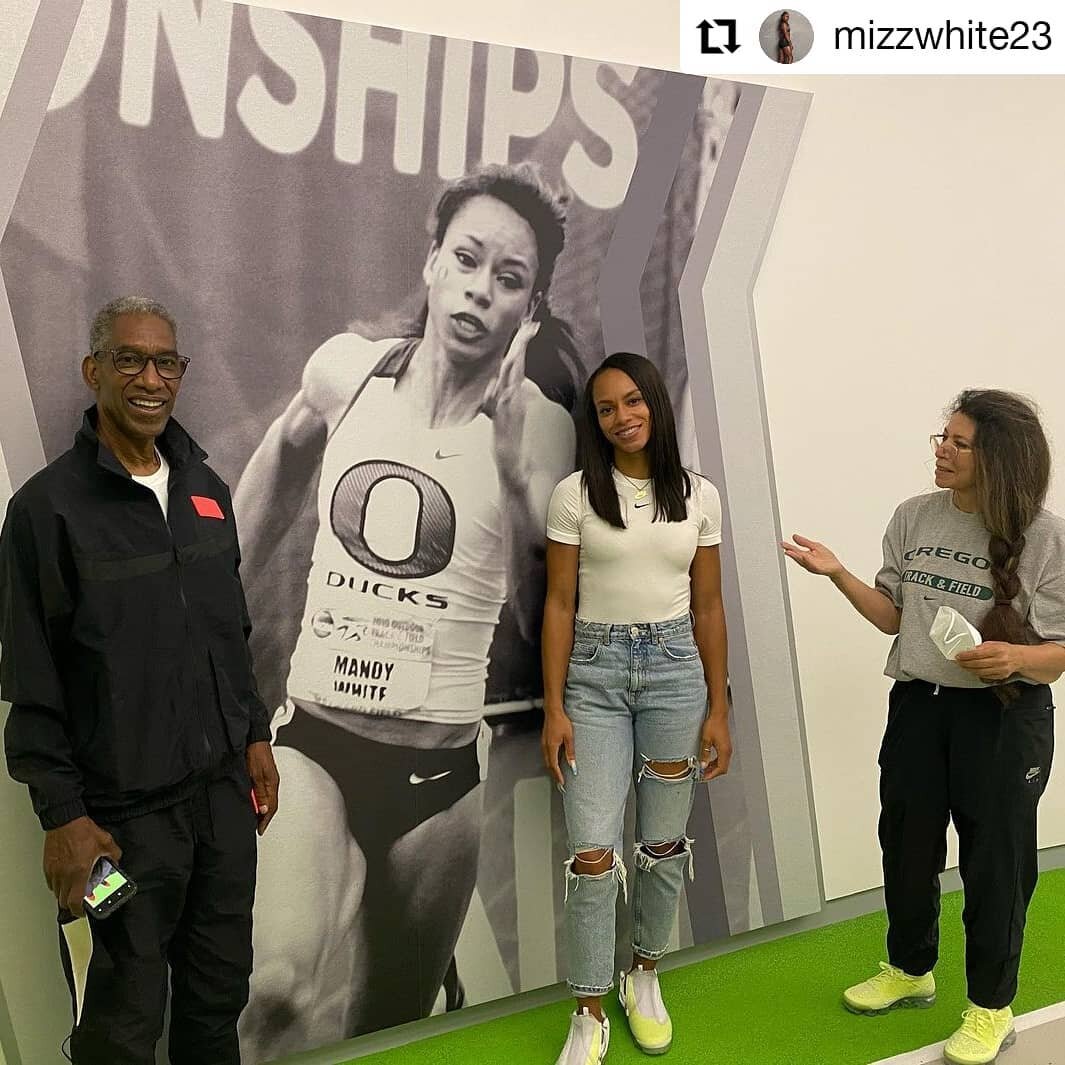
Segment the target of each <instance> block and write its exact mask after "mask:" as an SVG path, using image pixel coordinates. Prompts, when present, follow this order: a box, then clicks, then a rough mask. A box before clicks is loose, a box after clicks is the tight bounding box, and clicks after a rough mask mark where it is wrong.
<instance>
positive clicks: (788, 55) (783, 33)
mask: <svg viewBox="0 0 1065 1065" xmlns="http://www.w3.org/2000/svg"><path fill="white" fill-rule="evenodd" d="M794 61H795V52H794V50H793V49H792V44H791V16H790V15H789V14H788V12H787V11H781V13H780V20H779V21H778V22H777V62H778V63H793V62H794Z"/></svg>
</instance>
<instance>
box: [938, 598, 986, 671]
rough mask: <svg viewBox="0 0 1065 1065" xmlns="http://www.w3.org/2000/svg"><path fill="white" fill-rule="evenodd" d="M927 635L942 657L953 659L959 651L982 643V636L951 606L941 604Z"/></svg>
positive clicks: (968, 649)
mask: <svg viewBox="0 0 1065 1065" xmlns="http://www.w3.org/2000/svg"><path fill="white" fill-rule="evenodd" d="M928 635H929V636H931V637H932V642H933V643H934V644H935V645H936V647H938V648H939V650H940V651H941V652H942V654H943V657H944V658H949V659H950V660H951V661H953V660H954V656H955V655H957V654H958V653H959V652H961V651H971V650H972V649H973V648H974V647H975V646H976V645H977V644H979V643H983V639H984V638H983V637H982V636H981V635H980V633H978V632H977V631H976V629H974V628H973V627H972V625H970V624H969V622H967V621H966V620H965V618H963V617H962V616H961V614H959V613H958V612H957V611H956V610H955V609H954V608H953V607H949V606H941V607H940V608H939V610H938V611H937V612H936V616H935V618H934V619H933V621H932V628H931V629H929V631H928Z"/></svg>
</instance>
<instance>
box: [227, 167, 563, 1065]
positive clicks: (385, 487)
mask: <svg viewBox="0 0 1065 1065" xmlns="http://www.w3.org/2000/svg"><path fill="white" fill-rule="evenodd" d="M564 226H565V216H564V212H563V207H562V204H561V203H560V201H559V199H558V198H557V197H556V196H555V195H554V194H553V192H552V191H551V190H550V188H548V186H547V185H546V184H545V183H544V182H543V181H542V180H541V179H540V177H539V175H538V172H537V171H536V170H535V169H534V168H533V167H531V166H530V165H523V166H514V167H509V166H490V167H485V168H482V169H480V170H477V171H475V172H473V173H471V174H468V175H466V176H465V177H463V178H461V179H459V180H458V181H456V182H454V183H452V184H451V185H449V186H448V187H447V188H446V189H445V190H444V191H443V193H442V195H441V197H440V199H439V200H438V202H437V204H436V207H435V210H434V212H433V215H432V218H431V220H430V232H431V243H430V247H429V251H428V255H427V257H426V260H425V264H424V268H423V272H422V276H423V278H424V281H425V285H426V290H427V300H426V309H425V313H424V315H423V316H422V320H421V323H420V328H419V330H418V334H417V335H416V336H410V337H403V336H396V335H392V336H390V337H385V338H384V339H380V340H369V339H367V338H366V337H364V336H361V335H359V334H357V333H342V334H340V335H338V336H335V337H333V338H331V339H330V340H327V341H326V342H325V343H324V344H323V345H322V346H321V347H320V348H319V349H318V350H317V351H316V352H315V353H314V354H313V355H312V356H311V358H310V360H309V361H308V363H307V366H306V368H305V370H304V373H303V383H302V388H301V389H300V391H299V392H298V393H297V394H296V396H295V398H294V399H293V400H292V402H291V403H290V404H289V406H288V408H287V410H285V412H284V413H283V414H282V415H281V417H280V418H279V419H278V420H277V422H275V423H274V425H273V426H272V427H271V428H270V430H269V431H268V432H267V434H266V437H265V438H264V440H263V442H262V444H261V445H260V447H259V449H258V451H257V452H256V454H255V455H254V456H253V457H252V459H251V460H250V462H249V463H248V466H247V468H246V469H245V472H244V476H243V477H242V479H241V482H240V485H239V488H238V491H237V496H236V500H235V507H236V509H237V510H238V512H240V513H241V514H242V517H243V518H244V519H245V523H244V525H243V527H242V528H243V533H244V536H243V544H244V549H245V551H244V553H245V561H246V564H247V565H256V564H258V565H268V558H269V552H270V548H271V545H272V544H273V543H275V542H276V540H277V538H279V537H280V535H281V534H282V532H283V530H284V528H285V526H286V524H287V523H288V522H289V521H291V520H292V516H293V514H294V513H295V512H296V510H297V509H298V506H299V504H300V502H301V501H302V499H303V498H304V494H305V493H306V492H307V490H308V486H314V485H315V484H317V501H318V528H317V534H316V537H315V542H314V548H313V557H312V560H311V565H310V570H309V573H308V577H307V595H306V604H305V606H304V607H303V610H302V623H301V626H300V631H299V637H298V640H297V643H296V648H295V651H294V653H293V655H292V662H291V669H290V672H289V677H288V696H289V705H288V708H287V712H286V713H285V714H284V715H283V716H282V717H281V719H280V721H278V722H275V724H276V725H277V726H279V727H278V730H277V757H278V760H279V761H280V762H282V763H283V764H285V765H287V766H288V767H289V768H290V769H291V771H292V774H293V775H292V776H291V777H289V779H288V783H289V786H290V787H291V788H292V793H293V804H292V806H291V807H290V808H289V810H288V815H289V816H288V817H287V819H286V820H285V821H284V822H283V823H279V824H277V825H275V831H274V832H272V833H271V837H272V839H271V846H270V847H268V848H264V849H263V850H262V851H261V852H260V866H259V868H260V872H259V892H258V896H257V899H256V914H255V916H256V926H255V949H256V976H255V978H254V979H253V982H252V999H251V1003H250V1005H249V1008H248V1010H247V1011H246V1012H245V1016H244V1018H243V1020H242V1032H243V1035H244V1039H245V1041H244V1049H245V1053H246V1056H247V1057H249V1059H254V1060H259V1058H260V1057H263V1058H265V1057H267V1056H276V1054H278V1053H281V1052H289V1051H292V1050H302V1049H306V1048H307V1047H309V1046H311V1045H317V1044H319V1043H322V1042H327V1041H330V1040H333V1039H342V1038H347V1037H349V1036H351V1035H353V1034H356V1033H357V1032H363V1031H372V1030H374V1029H378V1028H382V1027H386V1026H391V1025H395V1024H399V1023H402V1022H404V1021H408V1020H413V1019H415V1018H417V1017H421V1016H425V1015H427V1014H428V1013H429V1012H430V1010H431V1009H432V1006H433V1003H434V1000H435V999H436V996H437V993H438V991H439V990H440V987H441V982H442V980H443V979H444V975H445V972H446V970H447V968H448V964H449V962H450V960H451V958H452V955H453V952H454V948H455V943H456V940H457V938H458V934H459V931H460V929H461V927H462V923H463V921H464V919H465V915H466V909H467V907H468V905H469V901H470V897H471V893H472V891H473V886H474V882H475V878H476V873H477V854H478V844H479V838H480V815H481V807H480V788H479V781H480V775H479V768H478V759H477V753H476V741H477V735H478V730H479V728H480V722H481V718H482V715H483V713H484V690H485V677H486V671H487V667H488V651H489V645H490V643H491V640H492V635H493V632H494V629H495V626H496V623H497V621H498V619H499V615H500V609H501V607H502V605H503V603H504V601H505V600H506V599H507V598H508V597H510V596H512V595H513V593H514V590H515V589H516V588H518V587H520V586H521V583H522V582H521V577H522V576H523V575H525V574H527V573H528V572H529V570H530V567H532V566H535V565H541V566H542V561H541V559H542V555H543V541H542V538H541V534H540V532H539V530H541V529H542V528H543V523H544V518H545V516H546V514H547V504H548V501H549V499H550V496H551V491H552V489H553V488H554V486H555V484H556V482H557V481H558V479H559V477H561V476H562V475H563V474H565V473H566V472H568V471H569V470H571V469H572V468H573V453H574V432H573V423H572V420H571V418H570V416H569V414H568V413H567V411H566V410H565V409H563V407H561V406H559V405H558V404H557V403H553V402H551V401H550V400H548V399H547V398H546V397H545V396H544V394H543V392H542V391H541V390H540V388H538V387H537V386H536V385H535V384H533V383H532V382H531V381H530V380H529V379H528V377H527V376H526V360H527V358H529V359H531V358H532V356H533V354H534V346H535V345H536V344H542V343H549V344H554V345H558V344H562V343H565V342H566V334H565V331H564V328H563V327H562V326H561V324H560V323H559V322H558V320H557V319H554V318H553V317H552V316H551V314H550V312H549V310H548V306H547V293H548V288H549V285H550V281H551V276H552V272H553V270H554V266H555V261H556V259H557V258H558V255H559V254H560V252H561V251H562V247H563V243H564V237H565V229H564ZM264 501H269V505H264ZM538 605H539V604H537V606H538ZM293 882H295V883H298V884H300V885H303V886H304V887H305V889H306V890H305V892H303V893H302V894H301V897H303V895H306V898H307V903H306V905H300V906H299V907H298V908H297V909H296V911H293V910H292V890H293V888H292V884H293Z"/></svg>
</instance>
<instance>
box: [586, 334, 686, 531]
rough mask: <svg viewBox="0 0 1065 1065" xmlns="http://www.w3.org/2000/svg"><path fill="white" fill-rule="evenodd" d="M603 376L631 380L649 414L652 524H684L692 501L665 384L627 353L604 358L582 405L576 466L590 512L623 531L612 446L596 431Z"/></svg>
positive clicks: (653, 369)
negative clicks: (598, 382) (597, 391)
mask: <svg viewBox="0 0 1065 1065" xmlns="http://www.w3.org/2000/svg"><path fill="white" fill-rule="evenodd" d="M604 370H620V371H621V372H622V373H625V374H628V375H629V377H631V378H632V380H633V383H634V384H635V385H636V387H637V388H638V389H639V390H640V393H641V394H642V395H643V400H644V402H645V403H646V404H647V409H648V410H649V411H650V412H651V439H650V442H649V443H648V445H647V446H648V451H649V452H650V459H651V477H652V479H653V480H654V492H655V511H654V520H655V521H684V519H685V518H686V517H687V514H688V508H687V504H686V502H685V501H686V500H687V499H688V497H689V496H690V495H691V491H692V486H691V477H690V476H689V474H688V471H687V470H686V469H684V467H683V466H682V465H681V463H680V448H679V447H678V446H677V423H676V421H675V420H674V417H673V405H672V404H671V403H670V401H669V392H668V391H666V385H665V382H664V381H663V380H662V375H661V374H660V373H659V372H658V367H657V366H655V364H654V363H653V362H651V360H650V359H647V358H644V356H642V355H634V354H632V352H629V351H617V352H615V353H614V354H613V355H608V356H607V357H606V358H605V359H604V360H603V361H602V362H601V363H600V364H599V366H598V367H597V368H596V370H595V372H594V373H593V374H592V375H591V377H589V378H588V382H587V384H585V386H584V402H583V404H582V409H581V412H580V415H581V416H580V418H579V419H578V421H577V464H578V466H579V467H580V468H581V471H582V476H581V481H582V484H583V485H584V486H585V488H586V489H587V491H588V502H589V503H591V505H592V510H594V511H595V512H596V514H598V515H599V517H600V518H602V519H603V521H605V522H609V524H611V525H613V526H615V527H616V528H618V529H624V528H625V522H624V521H622V518H621V505H620V503H619V502H618V492H617V488H616V486H615V484H614V473H613V467H614V446H613V444H611V443H610V441H609V440H607V438H606V437H605V436H604V435H603V431H602V430H601V429H600V428H599V416H598V414H597V413H596V409H595V396H594V395H593V394H592V391H593V388H594V386H595V379H596V378H597V377H598V376H599V375H600V374H601V373H602V372H603V371H604Z"/></svg>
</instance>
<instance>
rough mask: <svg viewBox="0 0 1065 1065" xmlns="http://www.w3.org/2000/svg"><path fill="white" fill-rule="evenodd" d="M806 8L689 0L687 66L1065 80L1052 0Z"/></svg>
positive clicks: (838, 1) (701, 70)
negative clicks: (1059, 77)
mask: <svg viewBox="0 0 1065 1065" xmlns="http://www.w3.org/2000/svg"><path fill="white" fill-rule="evenodd" d="M800 2H801V7H799V8H770V7H768V6H766V7H765V8H758V7H756V6H754V5H752V4H750V3H744V4H740V3H736V2H735V0H732V2H730V0H680V66H681V69H682V70H684V71H685V72H687V73H689V74H699V75H703V76H713V77H736V76H743V75H754V76H758V75H762V76H765V75H769V74H781V73H789V72H794V73H795V74H802V75H806V74H911V75H912V74H1065V13H1063V11H1065V9H1063V8H1062V7H1061V6H1060V5H1058V4H1050V3H1047V2H1046V0H1021V2H1020V3H1018V2H1016V0H1013V2H1008V3H1007V2H1006V0H920V2H914V0H897V2H891V3H884V2H883V0H882V2H880V3H871V2H865V0H800ZM792 68H793V70H792Z"/></svg>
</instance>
